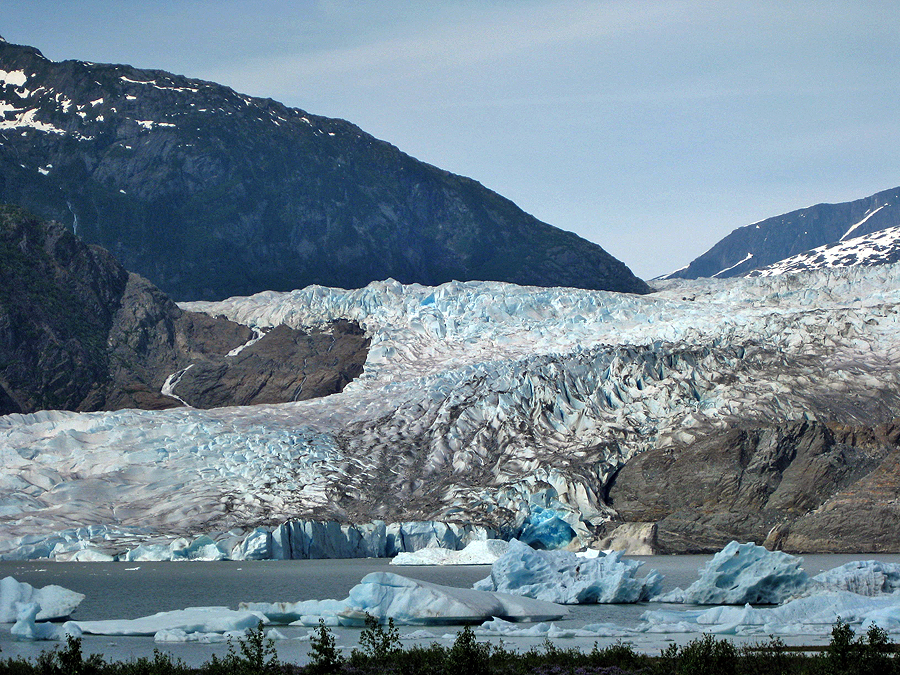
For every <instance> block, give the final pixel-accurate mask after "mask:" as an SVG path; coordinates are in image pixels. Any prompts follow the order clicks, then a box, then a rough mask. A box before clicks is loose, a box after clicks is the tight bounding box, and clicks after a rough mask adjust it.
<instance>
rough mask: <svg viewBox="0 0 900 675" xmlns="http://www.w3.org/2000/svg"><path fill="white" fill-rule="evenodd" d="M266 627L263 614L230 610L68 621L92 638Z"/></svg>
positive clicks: (200, 609) (191, 609) (194, 609)
mask: <svg viewBox="0 0 900 675" xmlns="http://www.w3.org/2000/svg"><path fill="white" fill-rule="evenodd" d="M260 622H262V623H267V622H268V619H266V617H265V615H264V614H262V613H260V612H251V611H241V610H237V611H235V610H233V609H228V608H227V607H188V608H187V609H179V610H175V611H171V612H158V613H156V614H153V615H151V616H143V617H141V618H139V619H110V620H103V621H69V622H67V623H66V625H69V624H72V625H74V626H76V627H77V628H78V629H80V630H81V632H83V633H87V634H89V635H156V634H157V633H158V632H160V631H164V630H169V631H171V630H182V631H184V632H186V633H226V632H228V631H242V630H244V629H247V628H256V626H258V625H259V623H260Z"/></svg>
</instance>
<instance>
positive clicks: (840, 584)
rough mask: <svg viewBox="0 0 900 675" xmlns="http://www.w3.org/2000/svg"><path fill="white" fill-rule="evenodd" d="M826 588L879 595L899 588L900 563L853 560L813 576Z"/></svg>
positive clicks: (814, 579)
mask: <svg viewBox="0 0 900 675" xmlns="http://www.w3.org/2000/svg"><path fill="white" fill-rule="evenodd" d="M813 581H816V582H818V583H820V584H822V585H824V586H825V587H826V588H829V589H831V590H836V591H851V592H853V593H859V594H860V595H870V596H871V595H880V594H882V593H894V592H896V591H898V590H900V564H898V563H884V562H879V561H877V560H855V561H853V562H848V563H847V564H845V565H841V566H839V567H835V568H834V569H830V570H827V571H825V572H822V573H821V574H817V575H816V576H814V577H813Z"/></svg>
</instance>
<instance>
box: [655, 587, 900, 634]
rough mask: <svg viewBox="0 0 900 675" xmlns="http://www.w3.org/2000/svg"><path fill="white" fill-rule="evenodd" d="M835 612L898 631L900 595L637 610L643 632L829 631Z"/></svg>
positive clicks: (827, 594) (822, 595) (842, 594)
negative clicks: (776, 604) (641, 611)
mask: <svg viewBox="0 0 900 675" xmlns="http://www.w3.org/2000/svg"><path fill="white" fill-rule="evenodd" d="M838 618H841V619H842V620H843V621H846V622H848V623H850V624H856V625H861V626H866V625H869V624H871V623H875V624H877V625H879V626H881V627H882V628H884V629H885V630H887V631H889V632H900V596H897V595H883V596H879V597H867V596H863V595H859V594H857V593H851V592H849V591H822V592H818V593H814V594H813V595H808V596H806V597H802V598H797V599H794V600H790V601H788V602H786V603H784V604H783V605H779V606H776V607H753V606H751V605H749V604H747V605H744V606H743V607H735V606H718V607H710V608H709V609H707V610H682V611H678V610H651V611H647V612H644V614H643V615H642V616H641V620H642V622H643V625H642V626H640V627H639V628H638V630H639V631H641V632H649V633H659V632H701V631H703V632H709V633H715V634H718V635H757V634H758V635H769V634H771V635H827V634H828V633H829V632H830V631H831V628H832V626H833V625H834V622H835V621H837V619H838Z"/></svg>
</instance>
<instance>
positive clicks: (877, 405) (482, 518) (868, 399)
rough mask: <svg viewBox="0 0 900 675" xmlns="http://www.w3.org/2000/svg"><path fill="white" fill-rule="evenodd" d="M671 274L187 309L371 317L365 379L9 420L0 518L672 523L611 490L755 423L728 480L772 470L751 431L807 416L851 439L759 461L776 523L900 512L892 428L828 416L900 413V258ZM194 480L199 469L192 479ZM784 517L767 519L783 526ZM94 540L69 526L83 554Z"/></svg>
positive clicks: (41, 532) (318, 292) (44, 531)
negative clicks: (287, 394)
mask: <svg viewBox="0 0 900 675" xmlns="http://www.w3.org/2000/svg"><path fill="white" fill-rule="evenodd" d="M661 286H662V287H661V289H660V290H659V291H658V292H657V293H655V294H652V295H646V296H638V295H629V294H616V293H607V292H602V291H588V290H577V289H542V288H535V287H520V286H514V285H510V284H503V283H497V282H468V283H458V282H454V283H448V284H442V285H440V286H437V287H426V286H419V285H402V284H399V283H397V282H377V283H373V284H370V285H369V286H367V287H366V288H363V289H357V290H351V291H345V290H340V289H332V288H323V287H310V288H306V289H303V290H297V291H292V292H290V293H277V292H266V293H260V294H257V295H254V296H250V297H236V298H231V299H229V300H227V301H222V302H215V303H206V302H197V303H186V304H185V305H183V306H182V309H186V310H189V311H201V312H204V313H206V314H208V315H210V316H225V317H227V318H228V319H230V320H232V321H235V322H237V323H241V324H243V325H245V326H247V327H249V328H251V329H255V330H264V329H267V328H270V327H274V326H281V325H285V326H288V327H293V328H299V327H315V326H324V325H327V324H328V323H329V322H332V321H334V320H344V321H352V322H356V323H358V324H359V325H360V326H361V327H362V329H363V330H364V331H365V335H366V336H367V337H369V338H370V339H371V348H370V350H369V352H368V355H367V358H366V363H365V367H364V371H363V374H362V375H361V376H360V377H358V378H357V379H355V380H353V381H352V382H351V383H350V384H348V385H347V386H346V387H345V388H344V389H343V391H341V392H340V393H338V394H335V395H333V396H328V397H325V398H319V399H313V400H308V401H303V402H298V403H288V404H280V405H260V406H253V407H246V408H230V409H229V408H220V409H216V410H198V409H178V410H164V411H134V410H122V411H117V412H108V413H96V414H93V415H83V414H79V413H72V412H41V413H35V414H32V415H9V416H6V417H0V453H2V461H0V486H3V487H5V488H6V489H5V490H4V491H0V495H3V496H0V529H2V531H3V532H5V533H6V536H7V537H8V538H9V540H12V539H16V538H19V537H35V538H32V539H28V541H30V542H34V541H36V540H39V539H40V537H47V536H50V533H53V532H58V531H61V530H65V529H66V528H74V527H80V526H86V525H95V526H103V527H105V528H106V529H105V530H103V535H102V536H103V537H105V538H106V539H105V541H112V540H114V539H115V537H122V538H124V539H128V537H131V539H130V541H137V540H139V538H140V537H147V536H150V535H151V534H152V535H155V536H164V535H165V536H170V537H171V536H180V535H182V534H191V533H192V534H199V533H204V532H205V533H220V534H221V533H224V532H234V531H237V532H243V533H249V532H252V529H253V528H254V527H256V526H267V527H270V528H271V527H277V526H278V524H279V523H281V522H283V521H285V520H288V519H308V520H309V519H311V520H323V521H337V522H338V523H345V524H346V523H356V524H367V523H371V522H372V521H373V520H375V519H381V520H384V521H387V522H401V521H411V520H435V521H449V522H457V523H467V524H478V525H483V526H488V527H493V528H495V529H496V530H498V531H500V532H507V533H508V532H511V531H517V529H520V528H521V527H522V526H523V525H525V524H527V523H532V524H536V523H537V524H539V523H542V522H551V521H552V522H554V523H556V525H554V527H557V529H558V530H562V529H564V528H570V530H571V533H572V534H573V535H575V536H576V538H577V540H578V541H580V542H582V543H587V542H590V541H595V540H596V538H598V537H601V536H603V535H605V534H606V533H607V530H608V523H609V522H618V521H615V520H614V519H615V518H618V519H619V521H622V520H623V519H624V518H625V517H627V518H629V519H631V518H637V517H640V518H641V519H642V522H644V521H645V520H646V521H650V520H652V521H653V522H660V523H663V521H665V519H666V518H667V517H668V516H666V515H665V514H666V513H667V511H666V510H665V509H668V508H670V507H668V506H666V507H665V508H662V507H660V508H659V509H658V511H655V512H654V514H655V515H652V516H651V515H646V514H644V513H642V512H641V513H639V512H638V511H637V510H636V507H635V509H634V513H632V512H631V511H629V510H628V509H626V508H625V506H624V504H626V503H627V502H628V501H629V500H628V499H622V498H620V497H619V496H617V493H616V492H615V489H619V488H621V487H622V486H623V485H624V484H625V483H624V476H625V475H627V469H628V463H629V462H630V461H635V460H633V458H635V457H642V456H643V455H641V454H640V453H648V452H649V453H662V456H663V457H665V456H666V454H665V453H670V454H674V455H675V456H676V458H677V456H678V455H679V454H682V453H684V452H685V448H689V447H691V446H693V445H699V446H701V447H702V445H703V444H704V443H707V442H709V443H712V442H713V440H715V439H716V438H718V437H723V438H732V436H731V434H739V433H741V431H740V430H746V433H747V434H749V435H748V436H746V440H741V439H742V438H744V437H737V438H738V440H737V441H734V442H736V443H737V444H738V445H737V446H735V447H739V448H741V449H740V450H739V451H738V450H733V449H723V450H722V451H721V452H722V453H724V455H725V456H724V457H723V458H722V459H721V460H720V461H719V464H721V465H722V466H723V467H730V468H729V469H728V470H729V471H731V472H732V474H735V473H736V472H737V471H738V469H737V468H735V467H737V466H743V465H742V464H741V462H743V461H744V459H742V458H741V457H743V455H741V453H743V454H744V455H746V457H747V458H750V457H751V456H756V457H757V460H755V461H756V463H757V464H758V465H760V466H763V467H765V466H768V465H767V464H766V461H768V460H765V457H766V456H767V455H766V452H767V450H766V447H767V446H766V443H765V442H763V440H760V438H761V437H760V436H759V434H761V433H764V432H760V431H754V430H759V429H764V428H766V427H771V426H772V425H787V426H784V427H783V428H782V427H779V430H777V433H778V434H781V435H783V436H785V437H790V438H796V439H797V443H799V444H803V443H809V444H810V447H811V448H812V445H813V443H812V440H804V439H805V438H806V436H805V435H804V434H800V433H799V432H797V431H795V430H794V431H792V429H793V427H791V426H790V425H791V424H797V423H801V424H802V423H808V424H809V425H810V426H809V429H810V430H811V431H809V433H810V434H811V435H812V436H815V434H820V435H822V434H825V433H826V432H825V431H824V430H823V429H825V428H827V429H829V430H830V433H832V434H834V435H835V438H836V440H835V441H834V442H833V443H831V445H828V443H826V442H825V441H824V440H823V441H822V443H821V448H822V449H821V451H819V450H815V451H814V450H812V449H811V450H809V451H806V450H804V451H802V452H801V451H800V450H796V451H795V452H796V455H797V457H799V459H796V458H795V459H793V460H792V462H787V463H785V462H786V460H785V461H782V460H781V459H778V460H777V461H776V460H773V461H772V462H771V463H770V464H771V465H772V466H773V467H774V469H773V472H778V471H784V472H785V474H784V475H782V476H781V477H778V476H775V475H774V473H772V475H771V476H769V474H766V476H764V479H765V480H763V479H759V480H756V479H753V480H756V483H754V482H753V480H751V477H750V476H749V475H748V476H747V478H746V482H745V483H740V485H738V486H737V487H736V488H735V490H737V489H738V487H740V486H741V485H747V486H748V487H747V490H746V492H748V494H752V495H755V496H754V499H756V500H757V501H756V502H754V503H762V504H764V505H765V508H766V509H769V510H770V511H771V512H772V513H773V514H775V515H778V514H781V513H785V509H786V508H787V506H784V505H785V504H788V505H790V508H791V509H794V510H793V511H789V515H790V517H791V518H794V516H795V515H796V517H797V518H801V517H802V518H813V517H816V518H825V517H826V511H827V510H829V509H830V510H831V511H828V512H833V515H834V517H835V520H834V523H835V524H834V526H833V527H834V528H835V529H834V530H832V531H834V532H838V531H843V530H841V528H844V529H846V528H850V527H853V524H854V523H857V524H858V525H859V531H860V532H864V531H869V530H866V528H867V527H871V526H870V525H868V524H866V523H867V522H868V521H869V520H871V519H872V516H871V514H872V513H873V509H876V511H877V513H878V514H879V517H883V518H887V517H888V516H890V517H891V518H893V517H894V516H892V515H890V514H900V511H898V506H897V504H896V500H895V499H894V497H893V496H892V492H891V488H890V486H891V485H892V483H891V480H892V479H891V478H890V476H891V472H890V471H889V470H888V469H889V464H888V462H889V461H893V459H892V458H894V457H895V456H896V451H895V448H894V446H893V445H891V444H892V443H893V441H891V440H890V439H891V438H893V436H891V435H890V434H889V433H888V432H887V431H885V432H879V433H881V436H879V437H878V438H879V439H880V438H882V437H883V438H885V439H888V440H885V441H883V442H882V441H881V440H878V443H874V442H870V441H868V440H865V441H863V440H860V439H862V438H863V436H862V434H863V432H862V431H859V430H856V431H853V433H855V434H856V440H854V439H852V438H850V437H849V436H847V435H846V434H845V435H844V436H839V435H837V434H838V432H837V431H835V430H836V429H838V427H837V426H835V425H845V426H848V427H854V428H857V427H874V426H876V425H878V424H891V423H892V421H893V420H895V419H896V418H898V417H900V373H898V370H897V368H896V363H897V362H898V359H900V337H898V336H900V266H898V265H883V266H877V267H869V268H862V267H855V268H847V269H843V270H823V271H814V272H807V273H803V274H799V275H790V276H785V275H782V276H777V277H760V278H741V279H724V280H722V279H701V280H696V281H680V280H676V281H669V282H665V283H664V284H661ZM812 422H816V423H817V425H812V424H811V423H812ZM735 430H738V431H735ZM816 430H818V431H816ZM804 433H806V432H804ZM841 433H843V432H841ZM871 433H873V434H874V433H875V432H871ZM812 436H811V437H810V438H812ZM823 438H824V436H823ZM710 439H713V440H710ZM876 440H877V439H876ZM816 442H818V441H816ZM829 443H830V441H829ZM879 443H881V445H879ZM841 444H843V445H841ZM837 446H840V447H841V448H843V449H842V450H841V449H839V450H835V447H837ZM845 446H846V447H845ZM730 447H731V446H729V448H730ZM798 447H799V446H798ZM851 448H854V449H855V450H851ZM709 452H713V450H710V451H709ZM716 452H718V451H716ZM784 452H785V454H784V456H785V457H786V458H790V457H791V455H790V453H788V452H787V451H786V450H785V451H784ZM841 452H843V453H844V454H845V455H846V456H847V457H850V458H851V459H853V458H854V457H855V458H857V459H853V461H852V462H849V463H848V466H850V469H848V470H847V471H844V472H843V473H841V472H839V473H837V474H835V477H834V479H833V480H831V482H828V481H825V482H823V483H821V484H819V483H816V482H815V481H812V480H811V479H810V480H811V483H810V485H811V487H806V483H805V482H804V481H798V480H792V479H790V476H787V474H786V472H787V468H788V467H789V466H790V465H791V464H792V463H793V464H794V465H796V466H795V469H794V470H795V471H797V470H800V469H801V468H802V467H822V466H826V465H829V464H828V463H829V462H831V461H832V460H833V459H834V458H836V457H839V456H840V453H841ZM854 453H855V454H854ZM738 455H741V457H738ZM651 456H652V455H647V457H651ZM735 457H738V458H737V459H735ZM764 460H765V461H764ZM748 461H749V459H748ZM835 461H836V460H835ZM829 466H830V465H829ZM72 467H77V470H73V469H72ZM623 467H626V468H625V469H623ZM678 471H682V469H680V468H679V469H678ZM766 471H768V469H766V470H765V471H762V469H761V470H760V473H766ZM676 473H677V472H676ZM700 473H701V472H700V471H699V470H698V474H700ZM683 475H684V476H686V477H687V476H690V470H689V469H684V470H683ZM131 476H153V477H154V480H153V481H149V482H148V481H142V482H136V481H134V480H133V479H131V478H130V477H131ZM186 476H202V477H203V478H202V480H195V481H193V482H192V483H191V484H190V487H189V488H187V487H186V485H187V484H186V482H185V477H186ZM615 476H618V479H617V481H616V482H615V483H613V484H612V488H611V487H610V485H611V481H612V479H613V477H615ZM701 477H702V476H701ZM660 480H663V479H660ZM684 480H687V478H684ZM98 481H101V482H103V484H104V485H108V486H110V493H109V494H110V496H109V499H107V500H100V501H98V500H96V499H95V498H93V497H92V496H91V495H93V494H94V492H93V491H94V490H96V486H97V485H98ZM675 481H676V476H675V475H673V477H672V478H671V480H670V483H671V484H672V485H673V486H674V484H675ZM865 481H869V484H868V485H869V487H866V486H865V485H864V482H865ZM732 482H733V481H732ZM757 484H759V485H761V486H762V488H764V489H762V488H760V489H759V490H757V489H756V488H755V487H754V485H757ZM778 485H781V486H782V488H781V492H778V491H777V490H774V487H773V486H775V487H777V486H778ZM790 485H795V486H797V487H796V489H795V488H791V491H792V494H795V496H794V497H791V498H790V499H787V498H786V497H785V494H786V492H787V490H788V487H789V486H790ZM616 486H619V488H616ZM878 486H881V487H878ZM126 487H127V489H126ZM876 487H877V488H878V489H875V488H876ZM879 490H880V491H879ZM767 491H769V492H767ZM648 492H649V494H650V495H652V494H653V492H651V491H648ZM757 493H758V494H757ZM776 493H777V494H776ZM686 494H689V493H686ZM741 494H744V493H741ZM772 495H775V496H774V497H773V496H772ZM853 495H856V496H855V497H854V496H853ZM608 496H609V499H610V500H611V503H610V502H608V501H607V497H608ZM863 497H865V498H866V499H868V500H869V502H867V503H866V502H864V500H863ZM726 498H727V495H725V496H723V498H722V499H723V500H725V501H723V504H726V505H727V504H728V502H727V499H726ZM660 499H661V498H660ZM779 499H782V500H783V502H779V501H778V500H779ZM817 500H818V501H817ZM631 501H634V500H631ZM70 504H76V505H77V508H76V507H74V506H71V505H70ZM817 504H819V506H817ZM838 504H841V505H844V506H841V509H837V506H838ZM620 506H622V514H625V515H624V516H623V515H622V514H618V515H617V513H616V512H617V510H618V509H619V507H620ZM676 506H677V505H676ZM804 509H806V510H805V511H804ZM810 509H811V510H810ZM738 510H739V511H740V509H738ZM677 512H678V509H677V508H675V507H672V513H677ZM765 517H766V518H769V516H768V515H766V516H765ZM773 517H774V516H773ZM829 517H830V516H829ZM673 518H674V517H673ZM560 522H561V523H563V525H561V526H560V525H559V523H560ZM666 522H673V519H670V520H669V521H666ZM710 522H715V521H710ZM720 522H723V523H727V522H731V521H729V520H728V517H726V516H723V517H722V519H721V521H720ZM770 522H773V521H771V520H764V521H761V522H760V524H759V525H758V526H754V528H755V529H753V528H751V529H752V533H751V534H753V536H754V537H756V536H757V534H756V533H762V534H760V536H762V537H763V538H764V537H766V536H768V532H769V530H767V529H766V527H767V526H769V524H770ZM805 522H810V523H811V522H813V521H812V520H807V521H805ZM820 522H824V521H820ZM888 522H892V521H890V519H888ZM837 523H841V524H840V526H838V524H837ZM701 524H702V523H701ZM660 527H662V529H663V530H665V527H666V526H665V523H663V524H662V525H661V526H660ZM733 527H735V528H737V525H734V526H733ZM748 527H749V525H748ZM338 530H340V528H338ZM763 530H765V532H764V533H763ZM686 531H687V529H686V528H681V529H680V530H678V532H681V533H684V532H686ZM736 531H737V530H736ZM805 531H806V532H811V530H805ZM821 531H823V532H826V531H828V530H827V529H826V528H825V527H824V526H823V527H822V528H821ZM898 531H900V530H898V529H897V528H886V529H885V530H884V533H883V538H882V539H878V540H877V543H878V546H879V547H880V548H881V550H888V549H890V550H900V537H898V536H897V535H896V533H897V532H898ZM97 532H98V530H95V529H94V530H84V531H78V533H76V534H72V535H71V537H73V538H74V540H77V541H74V543H73V545H81V544H79V543H78V542H80V541H81V538H83V539H90V538H91V537H94V536H100V535H98V534H97ZM697 532H698V534H697V537H696V541H695V542H694V543H691V542H688V541H687V540H686V538H685V537H686V535H684V536H682V535H681V534H680V535H679V536H682V540H681V541H680V542H676V543H677V546H679V547H681V550H688V549H690V548H691V547H694V546H697V547H701V546H705V545H707V544H708V542H709V534H708V530H703V528H699V527H698V529H697ZM803 532H804V530H803V529H802V528H800V527H799V526H798V527H797V528H796V529H792V530H790V533H793V534H790V533H789V534H788V535H785V537H784V538H783V541H784V542H785V544H784V545H785V547H788V546H789V545H794V544H791V543H790V542H796V546H797V547H798V548H804V549H806V550H822V549H823V548H828V547H830V546H832V542H831V541H824V540H822V539H819V540H816V541H813V540H812V539H809V538H807V539H802V538H801V535H802V534H803ZM216 536H218V535H216ZM273 536H274V534H273ZM792 536H793V537H796V538H795V539H791V537H792ZM124 539H123V540H124ZM18 541H19V542H21V541H24V540H22V539H18ZM873 541H875V540H873ZM810 542H811V543H810ZM19 545H20V544H15V546H19ZM9 546H13V544H9ZM674 546H675V545H673V547H674ZM3 550H4V545H3V544H2V543H0V555H2V554H3Z"/></svg>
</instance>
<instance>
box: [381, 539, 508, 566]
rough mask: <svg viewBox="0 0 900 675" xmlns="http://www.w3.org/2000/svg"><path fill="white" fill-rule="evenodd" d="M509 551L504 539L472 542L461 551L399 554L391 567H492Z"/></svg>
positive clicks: (426, 550) (428, 549)
mask: <svg viewBox="0 0 900 675" xmlns="http://www.w3.org/2000/svg"><path fill="white" fill-rule="evenodd" d="M508 549H509V542H506V541H503V540H502V539H481V540H476V541H473V542H470V543H469V544H468V545H467V546H466V547H465V548H464V549H462V550H461V551H452V550H450V549H446V548H422V549H419V550H418V551H413V552H410V553H407V552H402V553H398V554H397V555H396V556H394V558H393V559H392V560H391V565H492V564H494V563H495V562H496V561H497V559H498V558H500V557H501V556H503V555H504V554H505V553H506V551H507V550H508Z"/></svg>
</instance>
